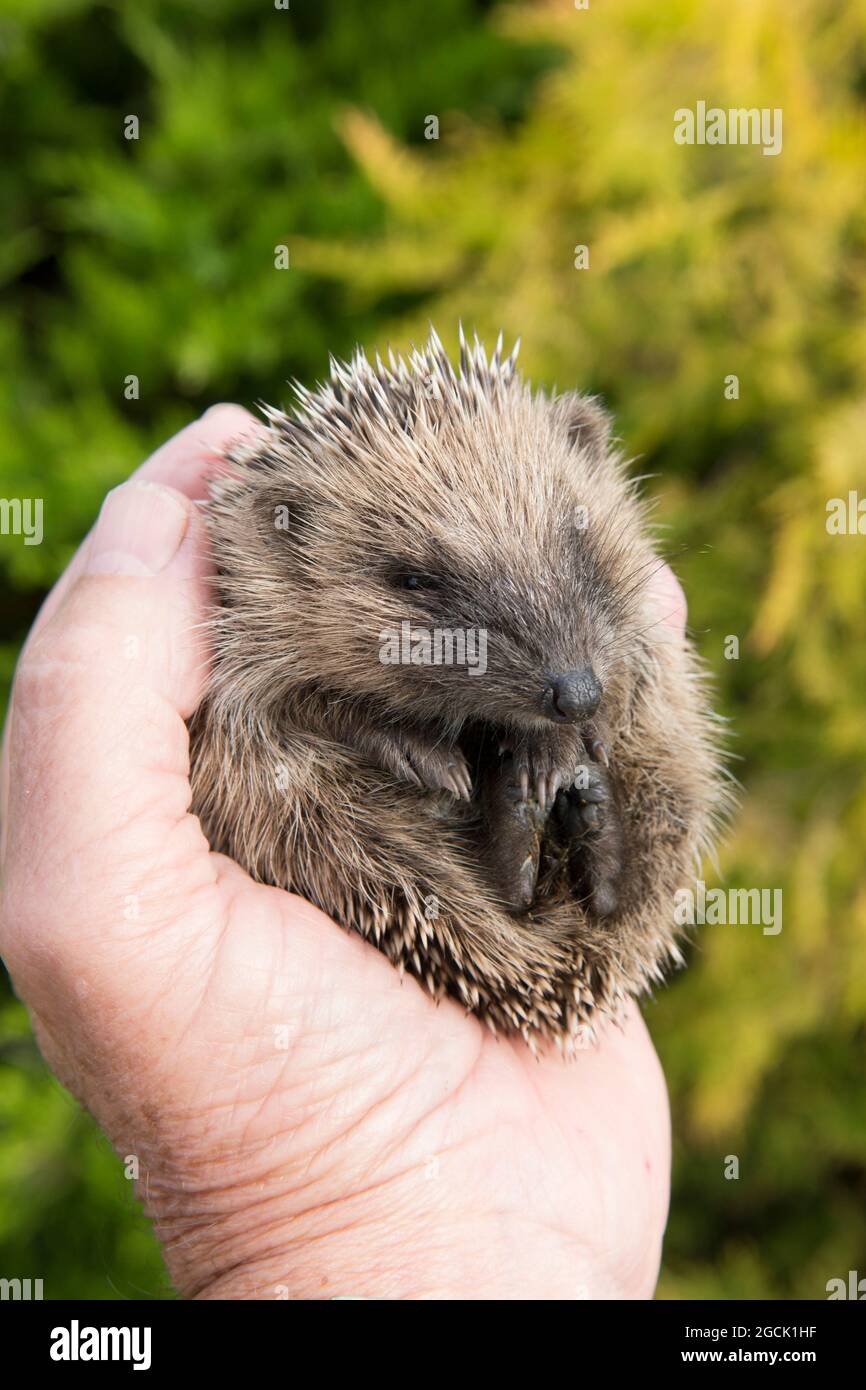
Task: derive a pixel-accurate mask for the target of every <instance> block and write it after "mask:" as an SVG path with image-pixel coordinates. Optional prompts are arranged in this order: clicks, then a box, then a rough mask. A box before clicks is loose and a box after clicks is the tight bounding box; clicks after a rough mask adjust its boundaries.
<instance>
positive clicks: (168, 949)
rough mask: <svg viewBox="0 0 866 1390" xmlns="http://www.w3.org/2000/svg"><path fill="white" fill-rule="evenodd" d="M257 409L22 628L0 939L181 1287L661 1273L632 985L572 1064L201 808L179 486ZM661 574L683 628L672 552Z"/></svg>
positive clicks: (634, 1287) (486, 1282)
mask: <svg viewBox="0 0 866 1390" xmlns="http://www.w3.org/2000/svg"><path fill="white" fill-rule="evenodd" d="M255 428H256V425H255V422H254V421H253V419H252V417H250V416H249V415H247V414H246V412H245V411H242V410H241V409H240V407H236V406H219V407H215V408H214V409H213V410H211V411H209V412H208V413H207V415H205V416H204V417H203V418H202V419H201V420H199V421H197V422H196V423H195V424H193V425H190V426H189V427H188V428H187V429H186V430H184V431H182V432H181V433H180V434H179V435H177V436H176V437H175V438H174V439H172V440H170V441H169V442H168V443H167V444H166V445H164V446H163V448H161V449H160V450H159V451H158V452H157V453H156V454H155V455H154V456H153V457H152V458H151V459H150V460H149V461H148V462H147V463H146V464H145V465H144V466H143V468H142V469H141V470H140V471H139V473H138V475H137V480H136V481H133V482H131V483H128V484H125V485H124V488H123V489H121V490H119V491H118V492H115V493H114V494H112V497H111V500H110V501H109V502H108V504H107V507H106V508H105V510H104V511H103V514H102V517H101V519H100V522H99V524H98V526H97V527H96V528H95V531H94V532H93V533H91V536H90V537H89V538H88V540H87V541H86V542H85V543H84V546H83V547H82V550H81V551H80V552H79V554H78V555H77V556H76V558H75V559H74V561H73V562H72V564H71V566H70V568H69V570H68V571H67V573H66V574H65V575H64V576H63V578H62V579H61V581H60V582H59V584H58V585H57V587H56V589H55V590H54V592H53V593H52V594H51V596H50V598H49V599H48V601H47V602H46V605H45V607H44V609H43V611H42V613H41V614H40V616H39V619H38V620H37V623H36V625H35V627H34V631H33V632H32V633H31V635H30V638H29V640H28V642H27V646H26V648H25V651H24V654H23V656H22V658H21V661H20V664H19V668H18V672H17V675H16V680H15V688H14V695H13V701H12V706H11V712H10V716H9V720H8V725H7V730H6V744H5V755H4V776H3V828H4V844H3V883H4V889H3V900H2V936H0V946H2V951H3V955H4V958H5V960H6V962H7V964H8V967H9V970H10V972H11V975H12V978H13V981H14V983H15V987H16V989H17V991H18V993H19V994H20V996H21V997H22V999H24V1000H25V1002H26V1003H27V1005H28V1007H29V1009H30V1012H31V1016H32V1018H33V1022H34V1027H35V1029H36V1033H37V1036H38V1039H39V1042H40V1046H41V1047H42V1050H43V1053H44V1055H45V1057H46V1059H47V1061H48V1063H49V1065H50V1066H51V1067H52V1068H53V1069H54V1070H55V1071H56V1073H57V1075H58V1076H59V1077H60V1079H61V1080H62V1081H63V1083H64V1084H65V1085H66V1086H67V1087H68V1088H69V1089H70V1090H71V1091H72V1092H73V1094H74V1095H75V1096H76V1097H78V1099H79V1100H80V1101H81V1103H82V1104H83V1105H85V1106H86V1107H87V1108H88V1109H89V1110H90V1111H91V1112H92V1113H93V1114H94V1116H95V1117H96V1119H97V1121H98V1122H99V1124H100V1125H101V1126H102V1127H103V1129H104V1130H105V1132H106V1133H107V1134H108V1136H109V1137H110V1139H111V1140H112V1142H113V1143H114V1145H115V1146H116V1148H117V1150H118V1152H119V1153H120V1154H121V1155H124V1156H126V1155H130V1154H134V1155H136V1156H137V1157H138V1160H139V1164H140V1183H139V1192H140V1195H141V1197H142V1199H143V1200H144V1202H145V1205H146V1208H147V1210H148V1212H149V1213H150V1215H151V1217H152V1219H153V1221H154V1224H155V1228H156V1232H157V1236H158V1238H159V1240H160V1241H161V1243H162V1246H163V1250H164V1254H165V1258H166V1261H167V1264H168V1268H169V1271H170V1273H171V1276H172V1279H173V1281H174V1284H175V1286H176V1288H177V1289H178V1291H179V1292H180V1293H181V1294H183V1295H185V1296H188V1297H192V1296H201V1297H230V1298H245V1297H251V1298H273V1297H280V1296H282V1297H285V1296H286V1294H287V1293H288V1296H290V1297H331V1296H335V1295H338V1294H355V1295H366V1296H370V1297H395V1298H425V1297H426V1298H463V1297H465V1298H484V1297H489V1298H504V1299H508V1298H515V1299H516V1298H520V1299H527V1298H575V1297H578V1298H580V1297H590V1298H593V1297H613V1298H646V1297H650V1296H651V1295H652V1292H653V1289H654V1286H655V1281H656V1277H657V1271H658V1263H659V1255H660V1245H661V1237H662V1232H663V1228H664V1222H665V1216H666V1210H667V1199H668V1172H669V1131H668V1113H667V1102H666V1095H665V1088H664V1083H663V1079H662V1076H661V1072H660V1068H659V1065H658V1061H657V1059H656V1057H655V1053H654V1051H653V1048H652V1045H651V1043H650V1041H649V1038H648V1035H647V1032H646V1029H645V1027H644V1024H643V1021H642V1019H641V1017H640V1015H639V1013H638V1011H637V1009H636V1008H634V1007H632V1008H631V1011H630V1013H629V1015H628V1017H627V1020H626V1022H625V1025H624V1026H623V1028H622V1029H621V1030H620V1029H617V1028H615V1027H613V1026H608V1027H606V1028H605V1029H604V1030H603V1031H602V1034H601V1037H600V1041H599V1043H598V1045H597V1046H595V1047H594V1048H592V1049H588V1050H586V1051H585V1052H584V1053H582V1054H581V1055H580V1056H578V1058H577V1059H576V1060H575V1061H574V1062H573V1063H570V1064H566V1063H564V1062H562V1061H561V1060H559V1059H558V1057H557V1056H556V1055H555V1054H553V1055H547V1056H544V1057H543V1058H542V1059H541V1060H536V1059H535V1058H534V1057H533V1056H532V1055H531V1054H530V1053H529V1052H528V1051H527V1050H526V1048H525V1047H524V1046H523V1044H522V1043H518V1042H514V1041H503V1040H499V1041H497V1040H496V1039H495V1038H494V1037H492V1036H491V1035H490V1034H489V1033H488V1032H486V1031H485V1029H484V1028H483V1027H482V1026H481V1025H480V1024H479V1022H478V1021H477V1020H476V1019H475V1018H473V1017H471V1016H465V1015H464V1014H463V1013H462V1011H461V1010H460V1009H459V1008H458V1007H457V1006H456V1005H454V1004H452V1003H450V1002H446V1003H443V1004H442V1005H440V1006H439V1007H438V1008H437V1007H435V1006H434V1005H433V1004H432V1003H431V1001H430V999H429V998H428V997H427V996H426V995H425V994H424V993H423V992H422V991H421V989H420V988H419V987H418V986H417V985H416V984H415V982H414V981H413V980H411V979H408V978H407V979H406V980H405V981H404V982H402V983H401V981H400V979H399V977H398V975H397V973H396V972H395V971H394V970H393V969H392V968H391V966H390V965H389V964H388V962H387V961H386V960H385V959H384V958H383V957H382V956H381V955H380V954H379V953H378V952H377V951H375V950H374V949H373V948H372V947H370V946H368V945H367V944H366V943H364V942H362V941H361V940H360V939H359V938H358V937H356V936H354V935H350V934H348V933H345V932H343V931H341V930H340V929H339V928H338V927H336V926H335V925H334V924H333V923H332V922H330V921H329V920H328V919H327V918H326V917H325V916H324V915H323V914H322V913H320V912H319V911H317V910H316V909H315V908H313V907H312V906H310V905H309V904H307V903H305V902H303V901H302V900H300V899H298V898H295V897H292V896H290V895H288V894H286V893H283V892H281V891H279V890H277V889H274V888H268V887H263V886H260V885H257V884H255V883H253V882H252V880H250V879H249V878H248V877H247V876H246V875H245V874H244V873H243V872H242V871H241V870H240V869H239V868H238V867H237V866H236V865H234V864H232V863H231V862H230V861H228V860H227V859H225V858H223V857H222V856H219V855H214V854H212V853H211V852H210V851H209V848H208V846H207V844H206V842H205V840H204V838H203V835H202V832H201V829H200V827H199V824H198V821H197V820H196V819H195V818H194V817H192V816H190V815H189V813H188V806H189V796H190V793H189V785H188V776H187V773H188V768H187V733H186V728H185V724H184V720H185V719H186V718H187V717H188V716H189V715H190V713H191V712H192V710H193V709H194V708H195V706H196V704H197V702H198V700H199V699H200V697H201V692H202V683H203V679H204V674H205V668H206V661H207V652H206V651H204V650H203V649H202V644H201V638H200V636H199V634H198V630H197V628H196V625H197V624H198V623H200V622H201V619H202V614H203V607H204V604H205V603H206V601H207V600H208V597H209V587H208V558H207V553H206V552H207V547H206V543H205V539H204V534H203V528H202V526H201V522H200V518H199V516H198V515H197V513H196V510H195V508H194V507H193V506H192V503H191V501H190V499H192V498H198V497H202V496H203V495H204V479H205V477H206V475H207V473H208V471H209V469H211V468H212V467H213V465H214V462H215V458H216V454H217V452H218V451H219V450H220V449H221V448H222V447H223V446H224V445H225V444H226V443H227V442H228V441H229V440H230V439H232V438H234V437H236V436H237V435H239V434H241V433H243V432H245V431H250V430H253V429H255ZM142 481H146V482H149V483H150V484H151V485H152V484H158V485H160V486H158V487H154V486H149V487H144V488H142V487H141V485H140V484H141V482H142ZM112 532H113V534H112ZM177 542H179V548H177V549H175V546H176V543H177ZM106 546H107V547H108V554H107V555H106V554H105V553H104V552H105V548H106ZM130 548H131V550H132V552H133V557H132V558H130ZM135 557H138V558H135ZM87 571H89V572H87ZM150 571H156V572H154V573H150ZM654 583H655V584H657V585H658V586H659V587H658V589H657V591H656V597H657V601H658V604H659V611H660V617H662V618H664V619H665V620H666V621H669V622H670V623H671V625H672V626H674V627H681V626H682V623H683V622H684V611H683V604H682V596H681V593H680V591H679V589H678V586H677V585H676V581H675V580H674V579H673V576H672V575H671V574H670V572H669V571H666V572H664V573H663V574H662V575H661V576H660V577H657V578H656V580H655V581H654Z"/></svg>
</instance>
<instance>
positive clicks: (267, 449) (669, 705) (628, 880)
mask: <svg viewBox="0 0 866 1390" xmlns="http://www.w3.org/2000/svg"><path fill="white" fill-rule="evenodd" d="M516 356H517V345H515V348H514V350H513V351H512V352H511V354H510V355H509V356H507V357H506V356H504V354H503V349H502V339H501V337H500V339H499V342H498V343H497V346H496V349H495V351H494V352H493V353H492V354H491V355H488V353H487V352H486V351H485V348H484V346H483V345H482V344H481V343H480V342H479V341H478V338H477V337H476V338H475V339H474V342H472V343H469V342H467V340H466V339H465V338H464V336H463V332H462V330H461V332H460V356H459V363H458V365H457V366H454V365H452V363H451V360H450V359H449V357H448V355H447V353H446V352H445V350H444V348H443V346H442V343H441V341H440V339H439V338H438V336H437V335H436V333H435V331H432V330H431V336H430V339H429V341H428V342H427V344H426V345H425V346H424V347H423V348H422V349H414V350H413V351H412V352H411V353H410V354H409V355H408V357H405V356H395V354H394V353H393V352H390V351H389V352H388V354H387V364H386V363H385V362H383V361H382V359H381V358H380V357H379V356H378V355H377V356H376V357H375V359H374V360H372V361H371V360H369V359H368V357H367V356H366V354H365V353H364V351H363V350H362V349H360V348H359V349H358V350H357V351H356V353H355V354H354V356H353V357H352V359H351V360H350V361H348V362H341V361H336V360H334V359H331V365H330V378H329V380H328V381H327V382H326V383H325V384H322V385H320V386H318V387H317V388H316V389H315V390H312V391H311V390H308V389H306V388H304V387H303V386H300V385H298V384H295V385H294V392H295V401H294V403H293V408H292V410H291V411H284V410H278V409H274V408H270V407H263V415H264V422H265V424H264V426H263V428H262V430H261V432H260V434H259V435H258V436H257V437H256V438H255V440H254V441H252V442H247V443H243V442H242V443H240V444H238V445H236V446H235V447H233V448H231V449H229V451H228V452H227V455H226V459H225V466H224V468H222V469H221V470H220V471H219V474H218V476H217V477H216V478H215V479H214V480H213V482H212V484H211V487H210V493H209V496H208V498H207V499H206V502H205V504H204V506H205V512H206V518H207V524H208V529H209V534H210V539H211V543H212V547H213V552H214V558H215V564H216V572H217V586H218V603H217V605H216V606H215V608H214V611H213V613H212V615H211V618H210V620H209V628H210V639H211V642H212V647H213V667H212V672H211V675H210V678H209V682H208V687H207V691H206V695H205V698H204V699H203V701H202V703H201V705H200V706H199V708H198V709H197V711H196V713H195V714H194V716H193V717H192V719H191V721H190V726H189V732H190V758H191V779H192V793H193V801H192V805H193V810H194V811H195V812H196V813H197V815H198V817H199V819H200V821H201V824H202V827H203V829H204V831H205V834H206V835H207V837H208V840H209V842H210V844H211V846H212V847H213V848H214V849H215V850H219V851H221V852H223V853H225V854H228V855H230V856H231V857H232V858H233V859H234V860H236V861H237V862H238V863H239V864H241V865H242V866H243V867H244V868H245V869H246V870H247V871H248V872H249V873H250V874H251V875H252V876H253V877H254V878H255V879H256V880H258V881H260V882H262V883H267V884H272V885H275V886H276V887H279V888H283V889H288V890H291V891H292V892H294V893H298V894H300V895H302V896H303V897H304V898H306V899H309V900H310V901H312V902H313V903H315V904H316V905H317V906H318V907H320V908H321V909H323V910H324V911H325V912H326V913H327V914H329V915H330V916H331V917H332V918H334V919H335V920H336V921H337V922H338V923H340V925H341V926H343V927H344V928H346V929H348V930H350V931H355V932H358V933H360V934H361V936H363V937H364V938H366V939H367V940H368V941H369V942H371V943H372V944H374V945H375V946H376V947H378V949H379V950H380V951H382V952H383V953H384V954H385V955H386V956H387V957H388V959H389V960H390V961H391V962H392V963H393V964H394V965H395V966H396V967H397V968H398V970H399V971H400V972H401V974H402V973H403V972H408V973H409V974H410V975H412V976H414V977H415V978H416V979H417V980H418V981H419V983H420V984H421V986H422V987H423V988H424V989H425V990H427V991H428V992H429V994H430V995H431V996H432V997H433V999H434V1000H436V1001H438V1000H439V999H441V998H442V997H443V996H445V995H448V996H451V997H452V998H454V999H455V1000H457V1001H458V1003H460V1004H461V1005H463V1006H464V1007H465V1008H466V1009H467V1010H469V1011H471V1012H473V1013H474V1014H476V1015H477V1016H478V1017H479V1018H480V1019H481V1020H482V1021H483V1022H484V1023H486V1024H487V1025H488V1026H489V1027H490V1028H491V1029H492V1030H493V1031H494V1032H496V1033H502V1034H507V1035H518V1036H520V1037H522V1038H523V1039H524V1040H525V1041H526V1042H527V1043H528V1044H529V1046H530V1047H531V1048H533V1050H536V1051H537V1050H539V1049H540V1048H542V1047H544V1046H546V1045H547V1044H549V1043H554V1044H556V1045H558V1046H559V1047H560V1048H561V1049H562V1051H563V1052H564V1053H565V1054H566V1055H571V1054H572V1053H573V1052H574V1051H575V1050H576V1049H577V1048H578V1047H580V1046H583V1045H585V1043H586V1040H587V1039H588V1038H589V1039H592V1038H593V1037H594V1036H595V1029H596V1025H597V1023H598V1021H599V1020H600V1019H602V1018H606V1017H609V1018H614V1019H618V1018H620V1017H621V1016H622V1011H623V1008H624V1005H625V1003H626V1001H627V1000H628V999H629V998H630V997H637V996H640V995H641V994H643V993H645V992H646V991H647V990H648V989H650V988H651V987H652V986H653V985H654V984H655V983H656V982H660V981H661V980H662V979H663V978H664V977H665V975H666V974H667V972H668V970H669V969H670V968H671V967H673V966H676V965H679V964H681V963H682V960H683V957H682V951H681V942H680V940H679V939H678V938H679V929H678V927H677V926H676V921H675V917H676V914H675V910H674V905H675V895H676V893H677V890H678V889H680V888H682V887H683V886H684V885H686V884H687V883H688V882H689V881H690V879H691V881H694V875H695V872H696V868H697V865H698V864H699V862H700V859H701V857H702V856H703V854H705V853H706V852H707V851H708V850H709V849H710V848H711V847H712V843H713V840H714V837H715V834H716V831H717V828H718V825H719V822H720V809H721V808H723V807H724V805H725V799H726V791H725V785H724V780H723V776H722V768H721V762H720V753H719V741H718V736H717V727H718V725H717V721H715V719H714V717H713V715H712V713H711V710H710V706H709V703H708V698H707V693H706V688H705V680H704V675H703V671H702V668H701V665H700V663H699V661H698V658H697V656H696V654H695V653H694V651H693V650H692V648H691V646H690V644H689V643H688V642H687V641H679V640H675V639H673V638H672V637H671V634H670V632H669V631H667V632H666V631H665V629H664V622H663V620H661V621H660V619H659V614H658V611H657V608H653V606H652V603H651V600H650V597H649V594H648V581H649V579H650V577H651V575H652V573H653V571H654V570H655V569H657V568H658V567H659V566H660V565H661V564H662V563H663V562H662V560H661V558H660V556H659V553H658V551H657V549H656V546H655V544H654V542H653V540H652V538H651V527H650V525H649V520H648V509H647V506H646V504H645V502H643V501H642V499H641V496H640V494H639V491H638V485H637V482H636V481H635V480H632V479H631V478H630V477H629V476H628V473H627V469H626V465H625V462H624V460H623V458H622V456H621V454H620V453H619V452H618V450H617V449H616V448H615V447H614V444H613V443H612V440H611V422H610V419H609V417H608V415H607V413H606V411H605V410H604V408H603V407H602V405H601V404H600V403H599V401H598V399H597V398H594V397H591V396H587V395H581V394H576V393H565V394H557V393H552V394H548V393H545V392H543V391H541V390H534V389H533V388H532V387H531V385H530V384H528V383H527V382H525V381H524V380H523V379H522V378H521V376H520V375H519V373H518V372H517V368H516Z"/></svg>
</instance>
